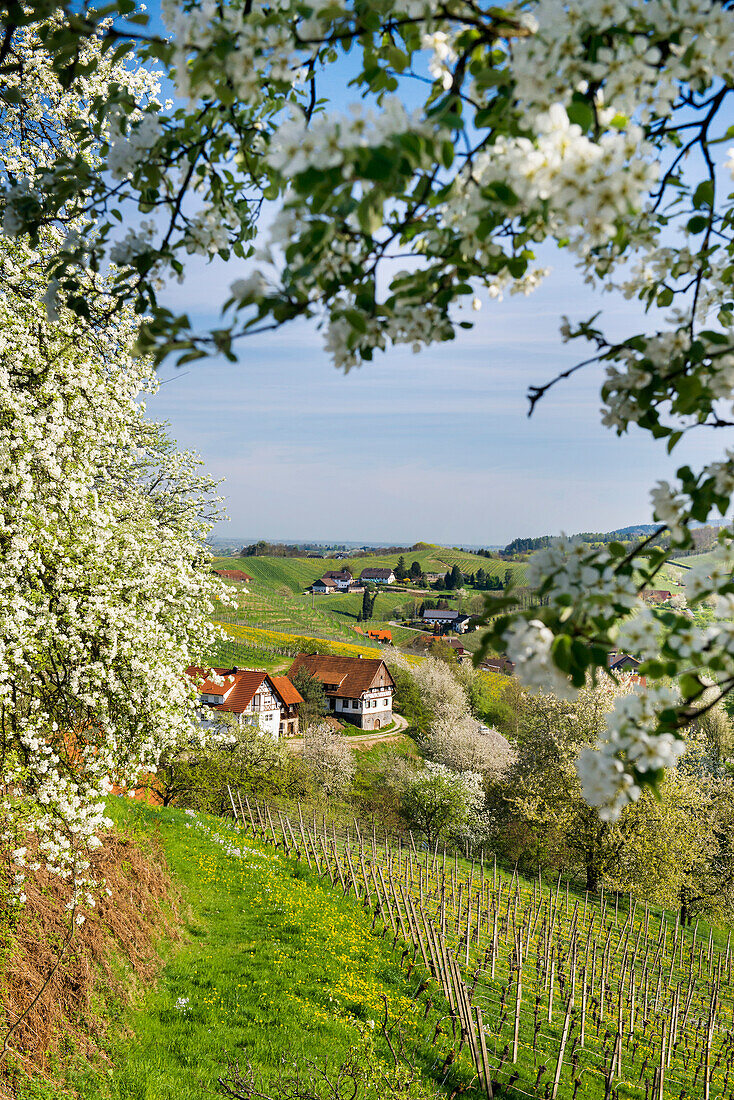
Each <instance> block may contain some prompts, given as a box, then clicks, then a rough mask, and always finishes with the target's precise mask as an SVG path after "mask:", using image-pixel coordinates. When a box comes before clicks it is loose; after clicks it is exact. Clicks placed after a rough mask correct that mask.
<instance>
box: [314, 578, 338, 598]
mask: <svg viewBox="0 0 734 1100" xmlns="http://www.w3.org/2000/svg"><path fill="white" fill-rule="evenodd" d="M311 591H312V592H315V593H316V595H317V596H333V595H334V593H335V592H336V581H332V580H331V579H330V578H329V577H320V578H319V580H317V581H314V582H313V584H312V585H311Z"/></svg>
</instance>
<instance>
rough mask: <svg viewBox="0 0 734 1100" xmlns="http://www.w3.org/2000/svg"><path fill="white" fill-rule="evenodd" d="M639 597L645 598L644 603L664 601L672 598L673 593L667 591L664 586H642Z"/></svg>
mask: <svg viewBox="0 0 734 1100" xmlns="http://www.w3.org/2000/svg"><path fill="white" fill-rule="evenodd" d="M640 598H641V599H643V600H645V602H646V603H666V602H667V601H668V600H672V598H673V593H672V592H668V590H667V589H666V588H643V589H642V591H641V592H640Z"/></svg>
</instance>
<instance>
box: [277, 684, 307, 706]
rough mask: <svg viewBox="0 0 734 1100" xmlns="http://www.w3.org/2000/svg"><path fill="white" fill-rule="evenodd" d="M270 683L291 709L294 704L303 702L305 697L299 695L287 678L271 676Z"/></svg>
mask: <svg viewBox="0 0 734 1100" xmlns="http://www.w3.org/2000/svg"><path fill="white" fill-rule="evenodd" d="M270 682H271V684H272V685H273V687H274V688H275V690H276V692H277V693H278V695H279V696H280V697H281V699H282V700H283V702H284V703H285V704H286V706H288V707H290V706H293V704H294V703H302V702H303V696H302V695H300V694H299V692H298V691H297V689H296V688H295V687H294V686H293V684H292V683H291V682H290V680H289V679H288V677H287V676H271V677H270Z"/></svg>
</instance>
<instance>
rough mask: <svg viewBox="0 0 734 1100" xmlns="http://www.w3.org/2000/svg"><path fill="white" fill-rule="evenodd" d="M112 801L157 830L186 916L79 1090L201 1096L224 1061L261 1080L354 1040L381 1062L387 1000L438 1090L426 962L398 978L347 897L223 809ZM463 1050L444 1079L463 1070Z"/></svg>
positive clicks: (130, 1096) (424, 1075) (124, 1099)
mask: <svg viewBox="0 0 734 1100" xmlns="http://www.w3.org/2000/svg"><path fill="white" fill-rule="evenodd" d="M111 801H113V802H114V805H113V806H112V808H111V812H112V813H113V814H114V816H115V817H116V818H118V821H119V822H120V823H121V824H122V825H123V826H126V825H127V826H128V827H130V826H132V827H134V828H135V829H136V830H137V831H138V833H139V834H140V833H141V832H142V833H143V834H148V835H150V833H152V832H155V833H156V835H157V837H158V838H159V840H160V843H161V844H162V846H163V849H164V851H165V854H166V858H167V861H168V864H169V866H170V868H171V871H172V873H173V875H174V878H175V879H176V880H177V882H178V884H179V886H180V889H181V892H182V898H183V911H184V912H186V913H187V921H186V928H185V939H184V943H183V946H180V945H179V946H169V947H168V948H166V947H165V946H164V958H165V963H164V966H163V968H162V972H161V975H160V979H159V981H158V983H157V985H156V987H155V988H154V989H153V990H151V991H149V992H148V993H146V994H145V995H144V996H143V997H142V998H141V999H140V1001H139V1003H138V1004H137V1005H136V1006H135V1007H134V1008H133V1009H131V1010H129V1011H126V1012H125V1013H124V1015H123V1018H122V1019H121V1021H120V1027H119V1032H118V1037H117V1039H116V1041H115V1043H114V1049H112V1050H111V1051H110V1059H111V1065H112V1067H113V1068H112V1069H111V1070H108V1071H105V1072H104V1073H100V1072H99V1071H89V1072H88V1073H86V1074H83V1075H81V1077H80V1078H79V1079H78V1080H76V1081H75V1086H76V1089H77V1091H78V1095H79V1097H80V1098H83V1100H92V1098H94V1100H203V1098H204V1097H210V1096H215V1095H216V1094H217V1078H218V1077H219V1076H220V1075H222V1074H224V1073H226V1070H227V1063H228V1061H238V1062H239V1064H240V1066H243V1065H247V1063H250V1064H251V1065H252V1066H253V1068H254V1070H255V1072H256V1073H258V1074H262V1075H263V1077H264V1079H266V1080H267V1079H268V1078H269V1077H270V1076H271V1075H273V1074H275V1073H276V1071H277V1068H278V1066H279V1063H281V1061H282V1060H283V1059H286V1060H288V1061H290V1060H296V1061H298V1062H299V1063H300V1064H302V1065H304V1064H306V1063H307V1062H309V1061H313V1062H316V1063H319V1064H321V1065H323V1064H324V1062H325V1061H326V1060H328V1061H329V1062H330V1063H338V1062H339V1060H340V1059H342V1058H343V1057H344V1056H345V1055H346V1053H347V1052H348V1051H349V1050H350V1049H353V1048H355V1047H358V1048H360V1049H362V1050H363V1049H365V1046H366V1047H368V1048H369V1050H370V1052H371V1057H373V1058H377V1059H380V1060H385V1065H386V1067H387V1065H388V1063H389V1062H390V1057H389V1049H388V1046H387V1044H386V1043H385V1041H384V1039H383V1037H382V1036H381V1033H380V1022H381V1020H382V1018H383V1015H384V1011H385V1005H387V1012H388V1016H389V1017H390V1019H391V1020H393V1021H394V1020H399V1021H400V1030H401V1031H402V1033H403V1035H404V1038H405V1042H406V1044H407V1046H408V1048H409V1049H410V1051H411V1054H412V1058H413V1060H414V1061H415V1063H416V1065H417V1066H418V1068H419V1070H420V1072H419V1074H418V1076H417V1077H416V1081H415V1088H414V1091H413V1092H412V1093H411V1095H412V1096H414V1097H415V1100H425V1098H427V1097H429V1096H431V1095H435V1092H436V1088H437V1087H438V1089H439V1095H440V1094H441V1091H442V1090H441V1088H440V1086H437V1085H436V1083H435V1079H436V1078H437V1076H438V1070H439V1068H440V1065H441V1063H442V1060H443V1056H445V1054H446V1050H444V1051H443V1052H442V1051H441V1046H440V1041H439V1043H438V1044H437V1045H436V1046H433V1045H431V1042H430V1041H429V1040H431V1038H432V1036H433V1032H434V1029H435V1026H436V1011H435V1009H434V1010H433V1011H431V1012H428V1011H427V1009H426V997H427V996H430V995H431V993H432V992H433V996H434V999H435V1003H436V1005H437V1006H438V1007H439V1008H440V1007H441V1004H442V1002H441V998H440V996H439V995H438V993H437V991H435V990H434V991H432V990H431V988H429V990H428V992H427V993H425V992H423V991H421V992H422V995H420V996H417V995H416V992H417V987H418V985H419V983H420V981H421V975H420V974H415V973H414V974H413V976H412V979H407V978H406V976H405V974H404V972H403V971H402V970H401V969H400V966H399V963H400V961H401V957H400V953H399V951H396V952H395V953H394V954H393V953H391V951H390V945H389V944H386V943H385V941H384V940H383V939H380V938H378V936H377V934H376V933H373V932H372V929H371V919H370V917H369V916H368V915H367V914H365V913H364V912H363V910H362V909H361V908H360V907H359V905H358V904H357V903H356V902H355V901H353V900H352V899H345V898H343V897H342V896H341V891H340V890H339V889H337V888H334V887H332V886H331V885H330V884H329V883H325V882H322V881H321V880H320V879H319V878H318V877H317V876H316V875H315V874H314V875H312V874H311V873H310V872H309V871H308V869H307V868H305V867H304V866H303V865H301V864H298V863H296V862H295V861H292V860H289V859H288V858H286V857H285V856H284V855H282V854H281V853H280V852H276V851H274V850H273V849H272V847H268V846H267V845H264V844H261V843H260V842H258V841H253V840H252V839H251V838H245V837H244V836H243V835H242V834H241V833H239V832H238V830H237V829H236V828H235V827H234V826H232V825H230V824H228V823H226V822H224V821H222V820H221V819H219V818H214V817H208V816H206V815H193V814H192V813H191V812H190V811H189V812H185V811H180V810H172V809H165V810H164V809H152V808H150V807H146V806H142V805H139V804H134V805H125V806H122V805H121V804H120V803H118V801H117V800H111ZM378 931H380V932H381V931H382V928H381V927H380V928H379V929H378ZM432 984H433V983H431V986H432ZM444 1045H446V1044H445V1043H444ZM463 1062H464V1059H463V1056H462V1057H460V1059H459V1060H458V1063H457V1065H456V1066H455V1067H452V1074H451V1081H449V1082H447V1084H446V1086H445V1089H448V1087H449V1085H451V1084H452V1082H453V1085H454V1086H455V1085H456V1083H457V1082H459V1081H462V1083H464V1084H465V1083H466V1075H467V1073H468V1072H469V1063H468V1062H467V1064H466V1065H464V1064H463ZM462 1075H463V1076H462Z"/></svg>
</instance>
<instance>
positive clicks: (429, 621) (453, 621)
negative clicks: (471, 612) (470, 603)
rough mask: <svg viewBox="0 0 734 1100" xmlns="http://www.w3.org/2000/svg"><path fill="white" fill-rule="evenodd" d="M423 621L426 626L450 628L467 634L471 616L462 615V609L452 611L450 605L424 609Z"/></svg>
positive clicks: (458, 632)
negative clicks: (428, 609)
mask: <svg viewBox="0 0 734 1100" xmlns="http://www.w3.org/2000/svg"><path fill="white" fill-rule="evenodd" d="M423 622H424V623H425V624H426V626H430V627H437V626H438V627H443V628H444V629H445V628H448V629H449V630H454V631H455V632H456V633H457V634H466V632H467V630H468V629H469V616H468V615H462V613H461V612H460V611H452V610H451V609H450V608H448V607H439V608H436V609H435V610H430V611H424V612H423Z"/></svg>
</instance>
